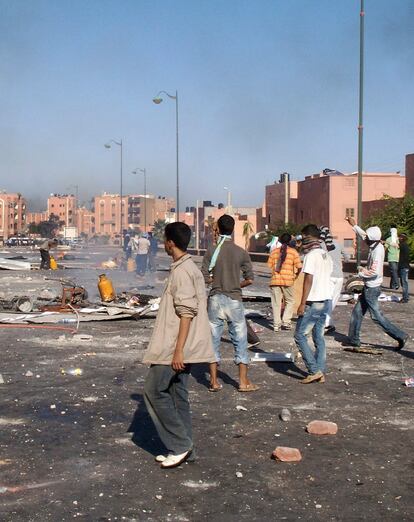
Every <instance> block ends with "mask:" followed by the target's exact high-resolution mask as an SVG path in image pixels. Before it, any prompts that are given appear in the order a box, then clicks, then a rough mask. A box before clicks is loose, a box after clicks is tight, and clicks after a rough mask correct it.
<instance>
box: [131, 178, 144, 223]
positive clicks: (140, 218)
mask: <svg viewBox="0 0 414 522" xmlns="http://www.w3.org/2000/svg"><path fill="white" fill-rule="evenodd" d="M140 172H142V174H144V230H145V232H146V231H147V169H140V168H136V169H135V170H133V171H132V174H139V173H140ZM140 222H141V218H140Z"/></svg>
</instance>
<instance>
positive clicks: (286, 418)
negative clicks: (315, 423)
mask: <svg viewBox="0 0 414 522" xmlns="http://www.w3.org/2000/svg"><path fill="white" fill-rule="evenodd" d="M279 417H280V420H282V421H283V422H289V421H290V420H291V418H292V415H291V413H290V411H289V410H288V409H287V408H282V411H281V412H280V414H279Z"/></svg>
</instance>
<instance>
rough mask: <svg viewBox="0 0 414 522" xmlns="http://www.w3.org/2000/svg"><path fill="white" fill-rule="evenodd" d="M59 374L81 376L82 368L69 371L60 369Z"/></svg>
mask: <svg viewBox="0 0 414 522" xmlns="http://www.w3.org/2000/svg"><path fill="white" fill-rule="evenodd" d="M60 373H61V374H62V375H82V374H83V370H82V368H69V370H65V369H63V368H61V369H60Z"/></svg>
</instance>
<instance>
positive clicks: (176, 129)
mask: <svg viewBox="0 0 414 522" xmlns="http://www.w3.org/2000/svg"><path fill="white" fill-rule="evenodd" d="M161 94H166V95H167V96H168V98H170V99H171V100H175V134H176V157H177V175H176V184H177V187H176V190H177V201H176V207H177V208H176V216H177V218H176V221H179V219H180V183H179V168H178V91H175V96H173V95H172V94H168V92H166V91H160V92H159V93H158V94H157V96H155V98H153V99H152V101H153V102H154V103H155V104H156V105H159V104H160V103H161V102H162V101H163V99H162V98H161V96H160V95H161Z"/></svg>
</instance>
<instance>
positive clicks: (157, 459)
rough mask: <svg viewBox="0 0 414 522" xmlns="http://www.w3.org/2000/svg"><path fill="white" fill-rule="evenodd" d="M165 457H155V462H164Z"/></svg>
mask: <svg viewBox="0 0 414 522" xmlns="http://www.w3.org/2000/svg"><path fill="white" fill-rule="evenodd" d="M166 458H167V457H166V456H165V455H157V456H156V457H155V462H164V461H165V460H166Z"/></svg>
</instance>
